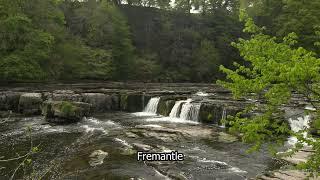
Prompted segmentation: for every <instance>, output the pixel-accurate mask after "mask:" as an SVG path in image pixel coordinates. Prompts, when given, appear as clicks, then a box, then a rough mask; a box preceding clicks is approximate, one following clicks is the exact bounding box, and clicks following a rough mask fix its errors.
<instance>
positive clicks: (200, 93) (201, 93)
mask: <svg viewBox="0 0 320 180" xmlns="http://www.w3.org/2000/svg"><path fill="white" fill-rule="evenodd" d="M196 95H197V96H204V97H205V96H209V94H208V93H204V92H201V91H199V92H197V93H196Z"/></svg>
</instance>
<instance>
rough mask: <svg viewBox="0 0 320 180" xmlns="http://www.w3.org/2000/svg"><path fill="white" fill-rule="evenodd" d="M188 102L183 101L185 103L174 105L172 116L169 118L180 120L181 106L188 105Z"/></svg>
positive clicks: (179, 102) (177, 102) (180, 102)
mask: <svg viewBox="0 0 320 180" xmlns="http://www.w3.org/2000/svg"><path fill="white" fill-rule="evenodd" d="M186 102H187V101H185V100H183V101H176V103H175V104H174V106H173V108H172V109H171V112H170V115H169V117H172V118H178V117H179V115H180V109H181V105H182V103H186Z"/></svg>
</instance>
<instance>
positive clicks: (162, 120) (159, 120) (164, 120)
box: [145, 117, 199, 124]
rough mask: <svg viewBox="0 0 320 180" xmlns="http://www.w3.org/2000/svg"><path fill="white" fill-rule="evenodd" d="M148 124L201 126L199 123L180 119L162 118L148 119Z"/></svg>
mask: <svg viewBox="0 0 320 180" xmlns="http://www.w3.org/2000/svg"><path fill="white" fill-rule="evenodd" d="M145 121H147V122H168V123H183V124H199V122H195V121H189V120H185V119H180V118H171V117H160V118H147V119H146V120H145Z"/></svg>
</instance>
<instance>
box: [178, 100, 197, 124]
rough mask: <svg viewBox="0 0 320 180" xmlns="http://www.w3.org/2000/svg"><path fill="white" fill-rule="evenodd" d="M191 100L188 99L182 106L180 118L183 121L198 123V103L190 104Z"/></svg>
mask: <svg viewBox="0 0 320 180" xmlns="http://www.w3.org/2000/svg"><path fill="white" fill-rule="evenodd" d="M191 101H192V99H188V100H187V102H186V103H184V104H183V105H182V108H181V113H180V118H181V119H184V120H192V121H198V116H199V111H200V107H201V104H200V103H193V104H192V103H191Z"/></svg>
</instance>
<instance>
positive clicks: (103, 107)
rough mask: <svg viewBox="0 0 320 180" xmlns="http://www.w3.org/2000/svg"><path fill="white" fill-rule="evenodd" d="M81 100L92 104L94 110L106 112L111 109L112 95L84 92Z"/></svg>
mask: <svg viewBox="0 0 320 180" xmlns="http://www.w3.org/2000/svg"><path fill="white" fill-rule="evenodd" d="M82 96H83V102H86V103H89V104H91V105H92V109H93V111H94V112H106V111H109V110H111V109H112V103H113V102H112V97H111V96H110V95H106V94H102V93H84V94H82Z"/></svg>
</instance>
